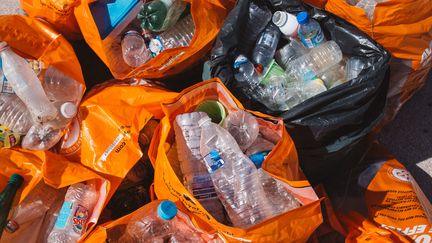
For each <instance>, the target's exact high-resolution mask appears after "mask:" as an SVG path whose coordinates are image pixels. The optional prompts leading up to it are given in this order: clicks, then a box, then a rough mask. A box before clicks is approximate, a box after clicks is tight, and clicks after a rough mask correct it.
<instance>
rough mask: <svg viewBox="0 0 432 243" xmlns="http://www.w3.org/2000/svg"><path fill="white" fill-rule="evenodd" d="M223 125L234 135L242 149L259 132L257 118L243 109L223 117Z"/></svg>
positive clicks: (246, 146) (250, 142)
mask: <svg viewBox="0 0 432 243" xmlns="http://www.w3.org/2000/svg"><path fill="white" fill-rule="evenodd" d="M223 127H224V128H225V129H226V130H228V132H229V133H230V134H231V135H232V136H233V137H234V139H235V140H236V142H237V144H238V145H239V147H240V148H241V149H242V151H245V150H246V149H248V148H249V147H250V146H251V145H252V143H253V142H255V140H256V139H257V137H258V134H259V125H258V121H257V119H256V118H255V117H254V116H253V115H252V114H250V113H249V112H247V111H244V110H238V111H235V112H231V113H230V114H229V115H228V116H227V117H226V118H225V120H224V124H223Z"/></svg>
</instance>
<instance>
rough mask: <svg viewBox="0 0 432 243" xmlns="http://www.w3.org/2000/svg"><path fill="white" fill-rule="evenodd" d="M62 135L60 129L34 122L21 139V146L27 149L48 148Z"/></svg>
mask: <svg viewBox="0 0 432 243" xmlns="http://www.w3.org/2000/svg"><path fill="white" fill-rule="evenodd" d="M62 136H63V132H62V129H53V128H52V127H50V126H46V125H39V124H36V125H33V126H32V127H31V128H30V129H29V130H28V132H27V134H26V136H24V138H23V139H22V142H21V146H22V147H23V148H25V149H29V150H48V149H50V148H52V147H53V146H54V145H56V144H57V142H58V141H60V139H61V138H62Z"/></svg>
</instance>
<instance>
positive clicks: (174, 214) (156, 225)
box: [118, 200, 204, 243]
mask: <svg viewBox="0 0 432 243" xmlns="http://www.w3.org/2000/svg"><path fill="white" fill-rule="evenodd" d="M118 242H124V243H126V242H128V243H132V242H133V243H140V242H194V243H195V242H196V243H201V242H204V240H203V239H202V238H201V236H200V234H199V233H198V232H197V230H196V229H195V228H194V227H193V225H192V224H191V222H190V220H189V219H188V217H187V216H186V215H184V214H183V213H182V212H180V211H178V209H177V206H176V205H175V204H174V203H173V202H171V201H169V200H165V201H153V202H151V203H149V204H147V205H145V206H144V207H142V208H140V209H138V210H137V211H135V212H134V216H132V217H131V219H130V220H129V223H128V224H127V226H126V230H125V232H124V234H123V235H122V237H121V238H120V239H119V241H118Z"/></svg>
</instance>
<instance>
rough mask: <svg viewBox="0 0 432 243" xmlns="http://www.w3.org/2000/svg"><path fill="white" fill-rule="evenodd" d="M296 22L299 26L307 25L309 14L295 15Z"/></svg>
mask: <svg viewBox="0 0 432 243" xmlns="http://www.w3.org/2000/svg"><path fill="white" fill-rule="evenodd" d="M297 21H298V23H299V24H307V23H308V22H309V14H308V12H306V11H303V12H300V13H299V14H297Z"/></svg>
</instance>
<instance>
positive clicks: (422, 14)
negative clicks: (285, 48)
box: [309, 0, 432, 122]
mask: <svg viewBox="0 0 432 243" xmlns="http://www.w3.org/2000/svg"><path fill="white" fill-rule="evenodd" d="M309 1H310V0H309ZM325 9H326V10H327V11H329V12H331V13H333V14H336V15H338V16H339V17H342V18H344V19H345V20H347V21H348V22H350V23H352V24H353V25H355V26H356V27H358V28H359V29H361V30H362V31H363V32H365V33H367V34H368V35H369V36H371V37H372V38H373V39H374V40H376V41H377V42H379V43H380V44H381V45H383V46H384V47H385V48H386V49H387V50H389V51H390V53H391V54H392V56H393V57H394V58H395V59H394V60H392V61H391V63H390V73H391V74H390V75H391V76H390V86H389V92H388V97H387V107H386V117H385V120H384V122H389V121H390V120H392V119H393V118H394V116H395V115H396V114H397V112H398V111H399V109H400V108H401V106H402V105H403V104H404V103H405V102H407V101H408V100H409V99H410V98H411V97H412V95H413V94H414V93H415V92H416V91H418V90H419V89H420V88H421V87H422V86H423V85H424V83H425V82H426V79H427V76H428V73H429V71H430V69H431V67H432V55H431V53H432V4H431V2H430V0H386V1H382V2H380V3H378V4H377V5H376V7H375V11H374V15H373V19H372V20H370V19H369V18H368V17H367V15H366V13H365V11H364V10H363V9H361V8H357V7H355V6H352V5H350V4H348V3H347V0H328V1H327V4H326V5H325Z"/></svg>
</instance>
